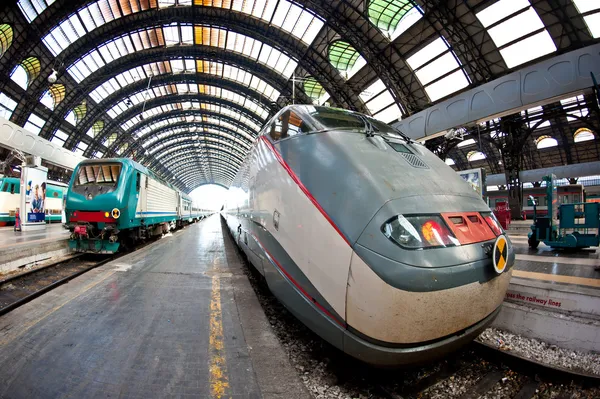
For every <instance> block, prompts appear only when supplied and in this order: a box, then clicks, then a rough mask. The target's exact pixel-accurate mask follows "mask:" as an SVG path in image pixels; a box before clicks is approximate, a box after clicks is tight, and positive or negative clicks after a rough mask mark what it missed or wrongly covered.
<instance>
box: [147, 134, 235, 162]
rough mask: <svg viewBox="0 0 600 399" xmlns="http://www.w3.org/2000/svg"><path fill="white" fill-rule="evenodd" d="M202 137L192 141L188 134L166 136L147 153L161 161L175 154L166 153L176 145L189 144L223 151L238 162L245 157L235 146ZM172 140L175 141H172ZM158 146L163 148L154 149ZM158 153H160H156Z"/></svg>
mask: <svg viewBox="0 0 600 399" xmlns="http://www.w3.org/2000/svg"><path fill="white" fill-rule="evenodd" d="M202 137H203V136H201V138H200V139H193V138H190V136H189V135H188V134H185V133H182V134H177V135H173V136H168V137H165V138H161V139H160V140H159V141H157V142H156V143H153V144H155V145H154V147H153V149H154V152H151V151H150V150H149V149H148V153H149V154H150V156H152V157H153V158H154V159H155V160H157V161H158V160H163V159H164V157H166V156H169V155H171V154H172V153H174V152H176V151H173V152H169V153H166V152H167V151H168V150H171V149H172V148H173V147H176V146H177V145H178V144H186V145H187V144H191V145H194V146H197V145H198V143H200V144H199V145H200V146H202V147H206V145H210V147H209V148H221V149H223V151H224V152H225V153H227V154H231V155H233V156H235V158H236V159H239V160H240V161H243V160H244V157H245V156H246V152H243V151H240V150H239V149H238V148H236V147H235V145H232V144H229V143H228V144H229V145H224V144H223V143H215V142H212V141H204V140H203V138H202ZM173 140H177V141H173ZM160 145H164V146H163V147H160V148H155V147H159V146H160ZM157 152H160V153H157Z"/></svg>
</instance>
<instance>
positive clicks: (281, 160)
mask: <svg viewBox="0 0 600 399" xmlns="http://www.w3.org/2000/svg"><path fill="white" fill-rule="evenodd" d="M260 138H261V139H262V140H263V141H264V142H265V144H266V145H267V147H268V148H269V149H270V150H271V152H273V155H275V158H277V160H278V161H279V163H280V164H281V166H283V168H284V169H285V170H286V171H287V172H288V174H289V175H290V177H291V178H292V180H294V181H295V182H296V184H297V185H298V187H300V190H302V192H303V193H304V195H306V197H307V198H308V199H309V200H310V202H312V203H313V205H314V206H315V207H316V208H317V209H318V210H319V212H321V214H322V215H323V216H324V217H325V219H327V221H328V222H329V224H330V225H331V226H332V227H333V228H334V229H335V231H337V233H338V234H339V235H340V237H342V238H343V239H344V241H346V244H348V245H349V246H352V244H350V241H348V239H347V238H346V236H344V234H342V231H341V230H340V229H339V227H338V226H337V225H336V224H335V222H334V221H333V220H331V218H330V217H329V215H328V214H327V212H325V209H323V207H322V206H321V205H320V204H319V202H318V201H317V200H316V199H315V197H313V195H312V194H311V193H310V191H308V189H307V188H306V187H305V186H304V184H302V182H301V181H300V179H299V178H298V176H296V174H295V173H294V171H293V170H292V168H290V166H289V165H288V164H287V162H285V160H284V159H283V158H282V157H281V154H280V153H279V151H277V149H276V148H275V147H274V146H273V144H271V142H270V141H269V139H267V138H266V137H265V136H260Z"/></svg>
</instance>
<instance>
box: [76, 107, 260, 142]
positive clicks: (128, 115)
mask: <svg viewBox="0 0 600 399" xmlns="http://www.w3.org/2000/svg"><path fill="white" fill-rule="evenodd" d="M199 97H200V96H197V95H176V96H172V97H171V96H165V97H159V98H156V99H153V100H150V101H148V102H146V109H151V108H153V107H157V106H160V105H166V104H175V103H178V102H179V101H191V100H195V99H198V98H199ZM194 102H197V101H194ZM202 103H207V104H214V105H219V106H225V107H228V108H230V109H234V110H235V111H237V112H238V113H240V114H241V115H244V116H246V117H248V118H249V119H252V120H254V121H255V122H256V123H257V124H258V125H259V126H262V122H261V120H260V119H258V120H257V119H255V118H256V115H255V114H252V113H250V112H249V111H248V110H247V109H245V108H242V107H241V106H240V105H238V104H236V103H233V102H231V101H228V100H223V99H217V98H215V97H210V96H205V98H204V97H203V101H202ZM142 107H143V104H138V105H137V106H134V107H131V110H130V111H128V112H124V113H123V114H121V115H119V117H117V118H115V119H113V120H111V121H110V122H109V123H107V124H106V125H105V127H104V129H103V130H102V132H101V133H100V135H99V136H98V138H97V139H98V141H97V142H102V140H103V139H104V138H106V137H108V135H110V134H111V133H113V132H114V131H115V129H116V128H117V127H119V126H120V125H122V124H123V123H125V122H126V121H128V120H130V119H132V118H135V117H136V116H138V115H140V114H141V108H142ZM134 108H135V109H134ZM183 111H194V110H193V109H190V110H183V109H182V110H174V111H169V112H164V113H163V112H161V113H159V114H157V115H154V116H152V117H150V118H145V119H143V120H140V121H139V122H138V123H136V124H135V125H134V126H133V127H131V128H130V129H129V130H128V131H127V132H125V133H124V134H122V135H121V136H122V137H120V138H119V139H118V140H117V141H116V142H115V143H114V144H113V145H112V146H111V147H110V150H112V149H114V148H118V147H119V146H120V145H122V143H124V142H129V141H130V140H134V136H133V133H134V132H135V131H137V130H139V129H142V128H143V127H144V126H146V125H148V124H149V123H148V122H150V123H151V122H153V121H155V120H156V119H157V118H158V117H160V116H161V115H170V116H176V115H177V112H183ZM197 111H204V110H201V109H198V110H197ZM212 114H213V115H214V116H217V117H218V118H221V119H227V120H228V121H229V122H231V123H234V124H235V125H236V126H239V127H240V128H242V129H243V130H244V131H246V132H248V134H249V135H251V136H252V135H256V133H258V132H256V131H254V130H253V129H252V128H250V127H249V126H247V125H245V124H244V123H242V122H240V121H237V120H235V119H233V118H231V117H227V118H225V117H226V115H222V114H218V113H212ZM239 136H240V138H243V139H244V140H248V139H247V138H245V137H244V136H242V135H239ZM92 150H93V149H90V148H89V147H88V150H87V151H88V152H91V151H92Z"/></svg>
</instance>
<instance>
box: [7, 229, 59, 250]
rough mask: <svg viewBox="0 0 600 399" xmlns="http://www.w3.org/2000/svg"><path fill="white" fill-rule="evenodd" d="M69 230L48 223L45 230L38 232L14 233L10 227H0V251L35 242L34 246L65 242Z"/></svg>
mask: <svg viewBox="0 0 600 399" xmlns="http://www.w3.org/2000/svg"><path fill="white" fill-rule="evenodd" d="M69 234H70V233H69V230H67V229H65V228H63V227H62V224H60V223H50V224H47V225H46V229H45V230H40V231H35V230H34V231H14V229H13V227H12V226H9V227H0V250H2V249H6V248H9V247H14V246H20V245H24V244H27V243H32V241H35V243H36V244H39V243H44V242H51V241H57V240H61V239H64V240H67V239H68V238H69Z"/></svg>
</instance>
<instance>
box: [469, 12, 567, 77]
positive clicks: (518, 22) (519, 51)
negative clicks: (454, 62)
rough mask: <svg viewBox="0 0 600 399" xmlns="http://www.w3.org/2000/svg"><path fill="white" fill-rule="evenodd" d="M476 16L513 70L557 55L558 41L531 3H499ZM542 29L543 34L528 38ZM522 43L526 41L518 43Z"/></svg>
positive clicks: (539, 33)
mask: <svg viewBox="0 0 600 399" xmlns="http://www.w3.org/2000/svg"><path fill="white" fill-rule="evenodd" d="M476 16H477V18H478V19H479V21H480V22H481V24H482V25H483V26H484V27H485V28H487V30H488V33H489V35H490V36H491V38H492V40H493V41H494V43H495V44H496V46H497V47H498V48H499V49H500V53H501V54H502V58H504V61H505V62H506V65H507V66H508V67H509V68H513V67H515V66H517V65H521V64H523V63H525V62H528V61H531V60H534V59H536V58H539V57H541V56H544V55H546V54H550V53H553V52H555V51H556V45H555V44H554V41H553V40H552V38H551V37H550V34H549V33H548V31H547V30H546V29H544V23H543V22H542V20H541V19H540V17H539V16H538V14H537V12H536V11H535V9H534V8H533V7H532V6H531V4H530V3H529V0H499V1H498V2H496V3H494V4H492V5H491V6H489V7H487V8H485V9H484V10H482V11H480V12H478V13H477V14H476ZM507 18H508V19H507ZM540 29H542V31H541V32H538V33H536V34H535V35H533V36H528V35H530V34H531V33H533V32H535V31H538V30H540ZM519 39H522V40H520V41H518V42H516V43H514V42H515V41H516V40H519ZM510 43H513V44H510ZM509 44H510V45H509ZM507 45H508V47H506V46H507Z"/></svg>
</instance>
